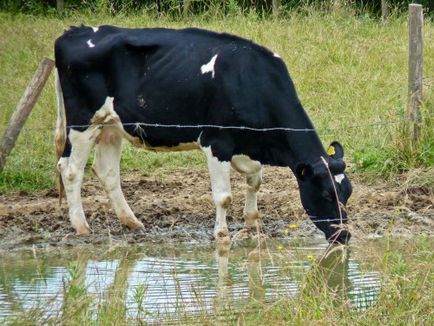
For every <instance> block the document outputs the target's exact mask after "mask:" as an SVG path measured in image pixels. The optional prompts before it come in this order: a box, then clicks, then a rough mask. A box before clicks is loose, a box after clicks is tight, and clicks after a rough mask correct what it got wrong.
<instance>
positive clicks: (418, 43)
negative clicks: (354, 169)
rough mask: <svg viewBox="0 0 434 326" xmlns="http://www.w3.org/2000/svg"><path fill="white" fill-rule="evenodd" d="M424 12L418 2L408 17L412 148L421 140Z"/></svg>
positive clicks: (408, 103)
mask: <svg viewBox="0 0 434 326" xmlns="http://www.w3.org/2000/svg"><path fill="white" fill-rule="evenodd" d="M422 26H423V12H422V6H421V5H418V4H413V3H412V4H410V5H409V18H408V31H409V32H408V51H409V52H408V102H407V119H408V127H409V136H410V144H411V146H412V148H413V147H414V146H415V145H416V143H417V142H418V140H419V134H420V120H421V116H420V109H419V108H420V104H421V102H422V53H423V35H422Z"/></svg>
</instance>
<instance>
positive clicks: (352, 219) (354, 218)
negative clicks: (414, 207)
mask: <svg viewBox="0 0 434 326" xmlns="http://www.w3.org/2000/svg"><path fill="white" fill-rule="evenodd" d="M404 217H407V218H414V217H416V218H417V217H434V212H433V213H417V212H408V213H406V214H402V215H382V216H381V215H377V216H369V215H357V214H356V215H351V216H350V217H349V218H348V223H351V222H355V221H357V220H359V219H367V220H372V219H379V220H380V219H393V218H404ZM304 220H305V221H311V222H315V223H317V222H339V223H340V221H341V219H340V218H325V219H317V218H316V216H309V219H304ZM344 224H346V223H345V222H344Z"/></svg>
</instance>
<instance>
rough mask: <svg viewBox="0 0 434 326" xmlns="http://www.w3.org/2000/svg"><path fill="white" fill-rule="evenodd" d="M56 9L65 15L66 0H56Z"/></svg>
mask: <svg viewBox="0 0 434 326" xmlns="http://www.w3.org/2000/svg"><path fill="white" fill-rule="evenodd" d="M56 9H57V13H58V14H59V15H63V13H64V11H65V0H56Z"/></svg>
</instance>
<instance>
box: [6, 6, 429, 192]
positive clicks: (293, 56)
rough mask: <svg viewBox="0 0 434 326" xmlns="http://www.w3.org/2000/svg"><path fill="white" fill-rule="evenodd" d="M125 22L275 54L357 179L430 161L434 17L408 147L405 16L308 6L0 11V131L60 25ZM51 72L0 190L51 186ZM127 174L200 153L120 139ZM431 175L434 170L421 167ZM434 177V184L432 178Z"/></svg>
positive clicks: (197, 160) (191, 159)
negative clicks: (418, 117)
mask: <svg viewBox="0 0 434 326" xmlns="http://www.w3.org/2000/svg"><path fill="white" fill-rule="evenodd" d="M81 23H84V24H88V25H101V24H113V25H119V26H124V27H155V26H164V27H175V28H179V27H186V26H197V27H203V28H207V29H211V30H216V31H225V32H230V33H234V34H237V35H240V36H243V37H246V38H248V39H252V40H254V41H256V42H258V43H260V44H263V45H265V46H266V47H268V48H270V49H272V50H273V51H275V52H277V53H278V54H279V55H280V56H281V57H282V58H283V60H284V61H285V62H286V63H287V66H288V67H289V71H290V74H291V77H292V79H293V80H294V83H295V85H296V88H297V90H298V93H299V97H300V98H301V100H302V103H303V104H304V106H305V108H306V110H307V112H308V114H309V115H310V117H311V119H312V120H313V122H314V124H315V126H316V127H317V128H318V130H319V134H320V136H321V139H322V141H323V142H324V144H325V145H327V144H328V143H330V142H331V141H333V140H339V141H340V142H341V143H342V144H343V145H344V146H345V148H346V155H347V158H349V160H350V161H351V162H353V164H352V166H351V170H352V172H354V173H358V174H360V175H362V176H368V177H369V176H375V177H377V176H382V177H386V178H387V177H389V178H390V177H394V176H396V175H397V174H399V173H401V172H403V171H407V170H412V169H414V168H418V167H419V168H420V167H422V168H428V169H429V172H431V171H432V166H433V165H434V128H433V119H434V116H433V114H432V107H433V106H434V92H433V91H432V86H433V84H434V79H433V77H432V76H434V56H432V55H429V54H430V53H433V52H434V24H433V23H432V22H431V21H429V20H427V21H426V24H425V26H424V38H425V48H424V52H425V57H424V76H425V78H424V86H425V89H424V103H423V106H422V115H423V117H424V120H423V128H422V132H423V134H422V138H421V142H420V145H419V146H418V147H417V148H415V149H413V150H408V146H406V141H405V137H404V136H403V135H404V133H403V132H402V129H403V124H402V120H403V118H404V116H405V114H404V112H405V108H406V102H407V24H406V17H400V16H397V17H393V18H391V19H390V20H389V22H388V23H387V24H382V23H380V22H379V21H378V20H376V19H374V18H372V17H371V16H369V15H363V14H358V15H356V14H355V13H353V12H352V11H350V10H341V11H336V12H327V13H323V12H320V11H318V10H314V9H309V8H306V9H304V10H302V11H298V12H292V13H289V14H286V15H285V16H284V17H283V18H281V19H272V18H261V17H259V16H258V15H257V14H256V13H255V12H250V13H247V14H241V13H239V12H237V11H236V10H234V11H231V12H230V14H229V15H227V16H223V15H217V16H216V17H212V16H211V15H209V14H204V15H201V16H192V17H189V18H188V19H185V20H182V19H179V20H173V19H171V18H170V17H169V16H165V15H155V14H149V13H146V12H141V13H138V14H137V15H134V14H128V15H125V14H119V15H116V16H110V15H108V14H95V13H86V12H78V13H74V14H71V15H69V16H67V17H64V18H58V17H56V16H55V15H51V16H50V15H49V16H45V17H44V16H38V17H33V16H29V15H21V14H17V15H12V14H8V13H1V12H0V34H1V35H2V37H1V38H0V49H1V50H0V62H1V65H0V76H1V77H0V89H1V90H2V91H1V92H0V132H1V133H2V132H3V130H4V128H5V127H6V125H7V122H8V120H9V118H10V116H11V114H12V112H13V110H14V108H15V105H16V103H18V101H19V99H20V97H21V95H22V94H23V91H24V89H25V88H26V86H27V84H28V82H29V80H30V79H31V76H32V75H33V73H34V71H35V70H36V68H37V66H38V64H39V62H40V61H41V59H42V58H43V57H44V56H48V57H53V42H54V40H55V39H56V37H58V36H59V35H61V33H62V31H63V29H64V28H67V27H68V26H69V25H77V24H81ZM53 84H54V82H53V80H52V78H51V79H50V80H49V82H48V84H47V86H46V88H45V89H44V91H43V92H42V95H41V97H40V99H39V101H38V103H37V105H36V106H35V108H34V109H33V112H32V113H31V116H30V118H29V120H28V122H27V124H26V126H25V130H23V132H22V134H21V136H20V138H19V139H18V143H17V145H16V147H15V149H14V150H13V152H12V155H11V156H10V157H9V158H8V161H7V164H6V167H5V169H4V171H3V172H2V173H0V192H8V191H16V190H26V191H33V190H38V189H46V188H49V187H52V186H53V185H54V172H53V171H54V166H55V157H54V147H53V145H52V144H53V129H54V125H55V116H56V107H55V95H54V87H53ZM125 149H126V150H125V152H124V156H123V160H122V169H123V171H131V170H139V171H141V172H142V173H145V174H146V173H150V172H152V171H154V170H155V169H158V168H159V167H160V166H165V167H169V168H176V167H178V166H188V167H194V166H204V159H203V158H202V156H201V154H200V153H197V152H190V153H177V154H154V153H149V152H144V151H138V150H137V149H133V148H131V147H130V146H129V145H126V146H125ZM427 175H428V176H429V178H431V179H430V180H433V173H428V174H427ZM431 183H432V182H431Z"/></svg>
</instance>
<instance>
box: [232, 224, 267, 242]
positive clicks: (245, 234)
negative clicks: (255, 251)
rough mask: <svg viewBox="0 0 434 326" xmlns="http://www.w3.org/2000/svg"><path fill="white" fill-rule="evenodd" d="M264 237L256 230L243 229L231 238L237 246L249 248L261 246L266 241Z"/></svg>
mask: <svg viewBox="0 0 434 326" xmlns="http://www.w3.org/2000/svg"><path fill="white" fill-rule="evenodd" d="M266 238H267V237H266V235H265V234H263V233H261V232H260V231H259V230H258V229H257V228H254V229H253V228H243V229H241V230H239V231H238V232H237V233H236V234H235V235H234V238H233V242H234V243H236V244H237V245H242V246H250V245H257V244H258V242H259V243H260V244H262V243H263V242H264V241H265V240H266Z"/></svg>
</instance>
